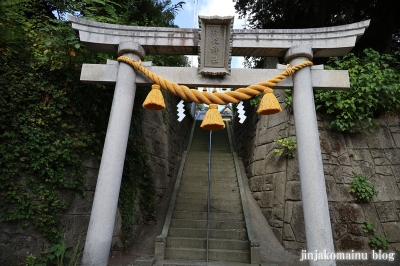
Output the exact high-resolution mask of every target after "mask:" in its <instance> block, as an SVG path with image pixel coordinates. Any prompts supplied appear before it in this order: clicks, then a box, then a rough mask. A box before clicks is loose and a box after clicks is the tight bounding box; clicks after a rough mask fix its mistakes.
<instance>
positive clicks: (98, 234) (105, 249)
mask: <svg viewBox="0 0 400 266" xmlns="http://www.w3.org/2000/svg"><path fill="white" fill-rule="evenodd" d="M119 54H124V55H125V56H127V57H130V58H132V59H134V60H139V59H140V58H141V57H143V55H144V50H143V48H142V47H141V46H139V45H138V44H137V43H132V42H124V43H121V44H120V46H119ZM135 79H136V73H135V71H134V70H133V69H132V67H131V66H129V65H127V64H125V63H121V64H120V65H119V70H118V79H117V83H116V85H115V92H114V98H113V103H112V107H111V113H110V118H109V122H108V128H107V134H106V139H105V143H104V148H103V155H102V157H101V163H100V170H99V175H98V178H97V185H96V191H95V195H94V200H93V206H92V212H91V215H90V222H89V228H88V232H87V236H86V242H85V248H84V252H83V258H82V265H84V266H107V265H108V259H109V254H110V247H111V242H112V236H113V231H114V223H115V216H116V213H117V205H118V196H119V190H120V185H121V178H122V171H123V168H124V161H125V153H126V147H127V143H128V136H129V128H130V124H131V118H132V109H133V102H134V99H135V92H136V84H135Z"/></svg>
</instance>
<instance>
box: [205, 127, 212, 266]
mask: <svg viewBox="0 0 400 266" xmlns="http://www.w3.org/2000/svg"><path fill="white" fill-rule="evenodd" d="M211 143H212V130H210V143H209V147H208V178H207V237H206V242H207V244H206V261H207V262H208V250H209V231H210V197H211Z"/></svg>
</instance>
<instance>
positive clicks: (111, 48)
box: [68, 16, 370, 57]
mask: <svg viewBox="0 0 400 266" xmlns="http://www.w3.org/2000/svg"><path fill="white" fill-rule="evenodd" d="M68 19H69V21H71V22H72V27H73V28H74V29H76V30H79V36H80V40H81V41H82V42H84V43H85V44H86V46H87V47H88V48H89V49H91V50H94V51H98V52H112V53H117V51H118V45H119V44H120V43H121V42H123V41H134V42H137V43H139V44H140V45H141V46H142V47H143V48H144V49H145V51H146V54H170V55H172V54H177V55H197V54H198V46H199V36H198V29H184V28H166V27H140V26H125V25H118V24H109V23H100V22H95V21H90V20H85V19H81V18H77V17H74V16H69V17H68ZM369 22H370V21H369V20H366V21H361V22H357V23H353V24H348V25H342V26H334V27H325V28H310V29H243V30H241V29H234V30H233V31H232V41H233V43H232V56H277V57H282V56H284V55H285V53H286V51H287V50H288V49H289V48H290V47H293V46H296V45H303V44H307V45H309V46H310V47H311V48H312V50H313V56H314V57H330V56H342V55H345V54H347V53H348V52H349V51H350V50H351V49H352V48H353V47H354V45H355V43H356V41H357V39H358V38H359V37H361V36H362V35H363V34H364V31H365V29H366V28H367V27H368V25H369Z"/></svg>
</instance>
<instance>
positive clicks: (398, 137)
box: [392, 132, 400, 148]
mask: <svg viewBox="0 0 400 266" xmlns="http://www.w3.org/2000/svg"><path fill="white" fill-rule="evenodd" d="M392 137H393V140H394V143H395V144H396V147H397V148H400V132H393V133H392Z"/></svg>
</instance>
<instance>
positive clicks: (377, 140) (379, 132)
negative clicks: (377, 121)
mask: <svg viewBox="0 0 400 266" xmlns="http://www.w3.org/2000/svg"><path fill="white" fill-rule="evenodd" d="M366 141H367V144H368V147H369V148H372V149H387V148H394V147H396V145H395V143H394V141H393V140H392V136H391V133H390V130H389V129H388V128H387V127H383V126H381V127H378V128H377V129H376V130H375V131H374V132H367V133H366Z"/></svg>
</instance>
